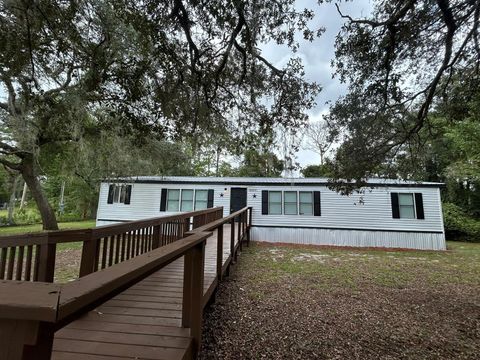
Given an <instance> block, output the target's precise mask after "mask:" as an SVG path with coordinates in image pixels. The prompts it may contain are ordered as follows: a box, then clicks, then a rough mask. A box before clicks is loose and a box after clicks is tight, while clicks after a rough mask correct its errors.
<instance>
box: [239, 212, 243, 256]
mask: <svg viewBox="0 0 480 360" xmlns="http://www.w3.org/2000/svg"><path fill="white" fill-rule="evenodd" d="M238 226H239V229H238V233H239V235H238V239H239V241H240V251H242V250H243V236H244V232H243V212H242V213H241V214H240V216H239V218H238Z"/></svg>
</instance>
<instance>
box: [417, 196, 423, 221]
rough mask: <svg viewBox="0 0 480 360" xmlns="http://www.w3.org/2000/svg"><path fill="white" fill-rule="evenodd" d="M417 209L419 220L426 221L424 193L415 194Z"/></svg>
mask: <svg viewBox="0 0 480 360" xmlns="http://www.w3.org/2000/svg"><path fill="white" fill-rule="evenodd" d="M415 209H416V212H417V219H425V213H424V212H423V195H422V193H415Z"/></svg>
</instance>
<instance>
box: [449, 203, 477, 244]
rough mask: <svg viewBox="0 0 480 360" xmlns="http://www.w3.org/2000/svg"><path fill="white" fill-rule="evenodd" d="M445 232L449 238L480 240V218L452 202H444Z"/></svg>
mask: <svg viewBox="0 0 480 360" xmlns="http://www.w3.org/2000/svg"><path fill="white" fill-rule="evenodd" d="M443 221H444V225H445V234H446V235H447V238H448V239H449V240H459V241H472V242H480V220H478V219H474V218H472V217H471V216H469V215H468V214H467V213H465V211H464V210H463V209H462V208H461V207H459V206H457V205H455V204H452V203H444V204H443Z"/></svg>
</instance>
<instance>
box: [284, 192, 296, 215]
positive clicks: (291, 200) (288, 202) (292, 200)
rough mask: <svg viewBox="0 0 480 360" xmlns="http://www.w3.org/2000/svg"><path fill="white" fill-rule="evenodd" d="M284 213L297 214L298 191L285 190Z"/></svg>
mask: <svg viewBox="0 0 480 360" xmlns="http://www.w3.org/2000/svg"><path fill="white" fill-rule="evenodd" d="M283 213H284V214H285V215H297V192H296V191H285V192H284V193H283Z"/></svg>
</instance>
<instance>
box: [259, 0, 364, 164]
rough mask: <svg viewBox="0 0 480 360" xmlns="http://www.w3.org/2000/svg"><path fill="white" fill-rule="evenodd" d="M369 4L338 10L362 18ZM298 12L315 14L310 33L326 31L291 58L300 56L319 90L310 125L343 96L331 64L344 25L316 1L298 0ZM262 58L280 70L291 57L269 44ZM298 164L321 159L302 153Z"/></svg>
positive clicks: (351, 4) (331, 10) (302, 44)
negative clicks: (314, 30)
mask: <svg viewBox="0 0 480 360" xmlns="http://www.w3.org/2000/svg"><path fill="white" fill-rule="evenodd" d="M371 5H372V4H371V1H369V0H355V1H353V2H347V3H342V4H341V5H340V9H341V11H342V13H343V14H348V15H351V16H352V17H363V16H366V15H368V14H369V12H370V11H371ZM296 7H297V8H298V9H303V8H310V9H314V10H315V18H314V19H313V20H312V22H311V23H310V27H311V28H312V29H318V28H320V27H324V28H326V31H325V32H324V33H323V35H322V36H321V37H319V38H317V39H315V40H314V41H313V42H309V41H305V40H300V48H299V50H298V52H297V54H294V56H300V57H301V58H302V60H303V64H304V66H305V73H306V77H307V79H308V80H309V81H315V82H317V83H319V84H320V86H322V89H323V90H322V91H321V93H320V94H319V95H318V97H317V99H316V102H317V106H316V107H315V108H314V109H312V111H310V113H309V115H310V121H315V120H318V119H321V117H322V114H325V113H327V112H328V105H326V102H327V101H335V100H336V99H337V98H338V97H339V96H341V95H342V94H344V93H345V91H346V88H345V86H344V85H342V84H340V82H339V81H338V80H337V79H332V72H333V70H332V68H331V66H330V63H331V60H332V58H333V57H334V44H335V37H336V35H337V34H338V32H339V30H340V27H341V26H342V24H343V19H342V18H341V17H340V15H339V14H338V12H337V9H336V7H335V5H334V4H331V3H329V4H321V5H317V1H316V0H297V4H296ZM262 50H263V53H264V55H265V57H266V58H267V59H269V60H271V61H272V62H273V63H275V65H277V66H282V65H283V64H285V63H286V62H287V61H288V58H289V57H291V56H292V53H291V51H290V50H289V49H288V48H286V47H281V46H278V45H276V44H268V45H266V46H264V47H263V49H262ZM297 161H298V162H300V164H301V165H302V166H305V165H309V164H319V163H320V156H319V155H317V154H315V153H314V152H312V151H309V150H301V151H300V152H299V153H298V154H297Z"/></svg>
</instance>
